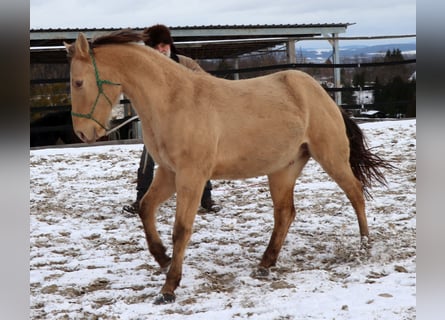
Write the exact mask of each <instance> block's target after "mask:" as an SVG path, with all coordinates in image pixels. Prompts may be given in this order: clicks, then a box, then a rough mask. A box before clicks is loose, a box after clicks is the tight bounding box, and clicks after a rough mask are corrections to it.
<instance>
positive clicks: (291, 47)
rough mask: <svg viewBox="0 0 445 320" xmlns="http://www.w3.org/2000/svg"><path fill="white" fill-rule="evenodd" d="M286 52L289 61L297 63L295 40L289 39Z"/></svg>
mask: <svg viewBox="0 0 445 320" xmlns="http://www.w3.org/2000/svg"><path fill="white" fill-rule="evenodd" d="M286 53H287V61H288V63H297V56H296V54H295V40H294V39H289V40H288V41H287V43H286Z"/></svg>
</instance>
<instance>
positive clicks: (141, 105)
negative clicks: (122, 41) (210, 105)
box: [117, 46, 185, 116]
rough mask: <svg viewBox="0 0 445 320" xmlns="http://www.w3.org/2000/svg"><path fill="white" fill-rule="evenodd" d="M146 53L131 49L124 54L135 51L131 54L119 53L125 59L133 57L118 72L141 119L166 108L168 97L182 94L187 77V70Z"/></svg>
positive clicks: (156, 54) (135, 48) (134, 48)
mask: <svg viewBox="0 0 445 320" xmlns="http://www.w3.org/2000/svg"><path fill="white" fill-rule="evenodd" d="M146 49H147V48H143V47H137V46H135V47H133V46H131V47H130V46H129V47H128V48H127V47H126V49H125V50H132V52H131V53H129V52H125V51H124V50H121V51H117V52H118V53H117V54H118V55H122V56H123V57H128V56H129V54H131V56H132V58H131V59H128V58H127V59H126V60H127V61H128V62H125V63H123V64H122V65H123V66H119V69H120V71H119V72H120V73H121V77H122V80H121V83H122V89H123V93H124V94H125V95H126V96H127V97H128V98H129V99H130V101H131V103H132V105H133V107H134V108H135V109H136V111H137V112H138V114H139V115H140V116H141V114H142V113H144V112H148V111H151V112H155V110H159V109H160V108H167V107H168V105H166V104H165V101H166V100H168V98H167V99H166V97H171V96H172V95H173V94H175V92H177V91H180V87H181V85H182V84H183V82H184V77H185V75H184V74H183V72H184V70H181V68H179V66H177V65H175V62H173V61H169V60H168V59H166V58H165V57H163V56H161V55H160V54H159V53H157V52H154V51H150V50H146ZM122 60H124V59H122ZM159 111H160V110H159Z"/></svg>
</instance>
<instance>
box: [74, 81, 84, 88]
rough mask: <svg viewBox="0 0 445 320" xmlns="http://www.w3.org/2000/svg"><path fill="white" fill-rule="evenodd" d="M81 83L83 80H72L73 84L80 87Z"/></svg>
mask: <svg viewBox="0 0 445 320" xmlns="http://www.w3.org/2000/svg"><path fill="white" fill-rule="evenodd" d="M82 85H83V80H74V86H75V87H76V88H80V87H82Z"/></svg>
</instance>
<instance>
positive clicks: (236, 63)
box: [233, 57, 239, 80]
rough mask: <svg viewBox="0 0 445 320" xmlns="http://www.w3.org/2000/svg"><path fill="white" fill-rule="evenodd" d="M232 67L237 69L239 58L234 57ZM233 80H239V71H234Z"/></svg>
mask: <svg viewBox="0 0 445 320" xmlns="http://www.w3.org/2000/svg"><path fill="white" fill-rule="evenodd" d="M234 69H236V70H238V69H239V58H238V57H236V58H235V59H234ZM233 80H239V73H238V72H237V73H234V74H233Z"/></svg>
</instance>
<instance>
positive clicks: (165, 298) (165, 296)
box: [154, 293, 176, 305]
mask: <svg viewBox="0 0 445 320" xmlns="http://www.w3.org/2000/svg"><path fill="white" fill-rule="evenodd" d="M175 300H176V296H175V295H174V294H171V293H162V294H160V295H159V296H158V297H156V299H155V301H154V304H156V305H160V304H169V303H173V302H175Z"/></svg>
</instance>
